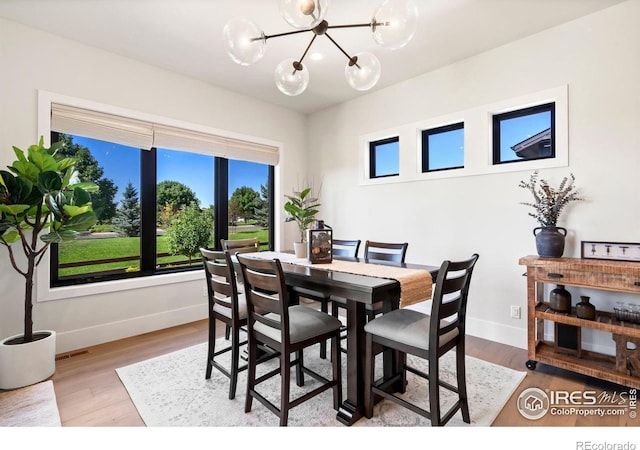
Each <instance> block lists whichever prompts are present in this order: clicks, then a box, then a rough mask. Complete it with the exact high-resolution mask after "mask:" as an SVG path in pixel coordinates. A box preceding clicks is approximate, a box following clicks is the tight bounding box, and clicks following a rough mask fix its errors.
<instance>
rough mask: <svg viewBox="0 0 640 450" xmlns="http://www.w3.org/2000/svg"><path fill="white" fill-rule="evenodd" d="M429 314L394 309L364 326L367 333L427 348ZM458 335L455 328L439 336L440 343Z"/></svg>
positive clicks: (442, 343) (423, 348) (419, 347)
mask: <svg viewBox="0 0 640 450" xmlns="http://www.w3.org/2000/svg"><path fill="white" fill-rule="evenodd" d="M430 321H431V316H430V315H429V314H424V313H421V312H419V311H415V310H412V309H406V308H404V309H396V310H394V311H391V312H390V313H388V314H384V315H382V316H379V317H377V318H375V319H374V320H371V321H370V322H369V323H367V324H366V325H365V326H364V330H365V332H367V333H371V334H373V335H374V336H380V337H382V338H385V339H390V340H392V341H396V342H401V343H403V344H406V345H410V346H412V347H415V348H418V349H422V350H425V351H427V350H429V328H430ZM456 336H458V329H457V328H455V329H453V330H452V331H450V332H448V333H447V334H445V335H443V336H441V337H440V345H444V344H445V343H447V342H449V341H450V340H451V339H454V338H455V337H456Z"/></svg>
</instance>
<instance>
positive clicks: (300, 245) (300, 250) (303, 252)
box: [293, 242, 307, 258]
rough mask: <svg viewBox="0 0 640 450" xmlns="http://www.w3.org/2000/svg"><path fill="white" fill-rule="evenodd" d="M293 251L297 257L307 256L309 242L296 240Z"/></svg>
mask: <svg viewBox="0 0 640 450" xmlns="http://www.w3.org/2000/svg"><path fill="white" fill-rule="evenodd" d="M293 252H294V253H295V254H296V258H306V257H307V243H306V242H294V243H293Z"/></svg>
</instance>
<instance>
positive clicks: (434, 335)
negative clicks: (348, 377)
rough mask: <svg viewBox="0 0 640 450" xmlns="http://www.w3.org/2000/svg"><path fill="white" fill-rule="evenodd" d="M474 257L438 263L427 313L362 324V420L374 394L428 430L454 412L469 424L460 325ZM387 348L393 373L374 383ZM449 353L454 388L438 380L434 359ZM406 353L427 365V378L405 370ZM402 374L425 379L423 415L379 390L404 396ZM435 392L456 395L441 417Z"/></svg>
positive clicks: (399, 312)
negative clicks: (394, 363)
mask: <svg viewBox="0 0 640 450" xmlns="http://www.w3.org/2000/svg"><path fill="white" fill-rule="evenodd" d="M478 257H479V256H478V254H477V253H475V254H473V255H472V256H471V258H469V259H467V260H463V261H454V262H452V261H444V262H443V263H442V265H441V266H440V270H439V271H438V276H437V278H436V287H435V292H434V295H433V304H432V307H431V314H425V313H422V312H419V311H416V310H412V309H408V308H401V309H396V310H394V311H391V312H389V313H387V314H384V315H382V316H379V317H377V318H375V319H373V320H371V321H370V322H368V323H367V324H366V325H365V327H364V329H365V333H366V346H365V348H366V350H365V358H366V359H365V365H364V376H365V386H364V414H365V416H366V417H367V418H371V417H373V405H374V403H375V400H376V395H377V396H381V397H384V398H386V399H389V400H391V401H393V402H394V403H397V404H399V405H401V406H403V407H405V408H408V409H409V410H411V411H413V412H415V413H417V414H419V415H421V416H423V417H426V418H428V419H431V424H432V425H433V426H441V425H445V424H446V423H447V422H448V421H449V420H450V419H451V417H453V415H454V414H455V413H456V412H457V411H458V410H460V411H461V413H462V419H463V420H464V421H465V422H466V423H470V416H469V404H468V399H467V387H466V371H465V322H466V312H467V298H468V295H469V284H470V282H471V275H472V273H473V268H474V266H475V264H476V261H477V260H478ZM387 349H391V350H395V351H396V352H398V353H397V357H398V372H397V373H396V374H394V375H393V376H392V377H389V378H388V379H385V378H384V376H383V377H382V378H381V379H379V380H374V373H375V358H376V355H377V354H379V353H381V352H382V351H384V350H387ZM453 349H455V351H456V378H457V380H456V381H457V383H456V384H457V385H453V384H451V383H448V382H446V381H444V380H442V379H440V373H439V363H440V358H441V357H442V356H443V355H444V354H446V353H447V352H449V351H450V350H453ZM407 354H410V355H414V356H416V357H418V358H422V359H425V360H427V361H428V366H429V368H428V371H427V372H428V373H425V372H423V371H421V370H419V369H416V368H415V367H412V366H410V365H409V364H408V363H407V357H406V355H407ZM407 371H409V372H411V373H414V374H415V375H417V376H418V377H421V378H425V379H427V381H428V385H429V388H428V392H429V406H428V408H429V409H428V410H427V409H425V408H424V407H421V406H419V405H418V404H416V403H410V402H408V401H407V400H406V399H403V398H400V397H399V396H398V395H396V394H393V393H390V392H388V391H387V390H385V387H387V386H390V385H391V384H394V383H395V384H396V385H397V386H400V387H401V391H400V392H402V393H404V392H405V389H406V388H407V383H406V373H407ZM412 387H413V386H412ZM440 387H444V388H446V389H448V390H449V391H451V392H454V393H456V394H458V399H457V401H456V402H455V403H454V404H453V405H452V406H451V407H450V408H449V409H448V410H447V411H446V412H445V413H444V414H442V413H441V405H440Z"/></svg>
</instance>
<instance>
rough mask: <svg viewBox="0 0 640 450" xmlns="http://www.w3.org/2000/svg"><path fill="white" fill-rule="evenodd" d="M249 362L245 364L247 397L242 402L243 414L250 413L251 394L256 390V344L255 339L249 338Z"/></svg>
mask: <svg viewBox="0 0 640 450" xmlns="http://www.w3.org/2000/svg"><path fill="white" fill-rule="evenodd" d="M248 344H249V345H248V346H247V348H248V350H249V361H248V363H247V396H246V397H245V400H244V412H246V413H248V412H249V411H251V404H252V403H253V395H252V394H251V393H252V392H253V390H254V389H255V388H256V365H257V362H256V361H257V356H258V352H257V343H256V341H255V338H252V337H251V336H249V342H248Z"/></svg>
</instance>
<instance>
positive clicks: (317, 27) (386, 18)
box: [222, 0, 418, 96]
mask: <svg viewBox="0 0 640 450" xmlns="http://www.w3.org/2000/svg"><path fill="white" fill-rule="evenodd" d="M278 5H279V8H280V15H281V16H282V18H283V19H284V20H285V21H286V22H287V23H288V24H289V25H291V26H292V27H293V28H295V29H296V30H295V31H288V32H285V33H278V34H271V35H267V34H265V33H264V32H263V31H262V30H261V29H260V27H258V25H256V24H255V23H254V22H252V21H251V20H249V19H247V18H245V17H237V18H234V19H231V20H230V21H229V22H227V24H226V25H225V27H224V29H223V33H222V34H223V38H224V42H225V46H226V49H227V53H228V54H229V56H230V57H231V59H232V60H233V61H234V62H236V63H238V64H240V65H243V66H248V65H251V64H254V63H256V62H257V61H259V60H260V59H261V58H262V57H263V56H264V55H265V52H266V46H267V45H266V44H267V40H269V39H271V38H276V37H282V36H289V35H292V34H298V33H306V32H312V33H313V37H312V38H311V42H309V45H307V48H306V49H305V50H304V52H303V53H302V56H301V57H300V58H299V59H297V60H296V59H293V58H289V59H285V60H284V61H282V62H281V63H280V64H278V66H277V67H276V70H275V82H276V86H277V87H278V89H279V90H280V91H281V92H282V93H283V94H286V95H291V96H294V95H299V94H301V93H302V92H304V90H305V89H306V88H307V86H308V85H309V71H308V70H307V68H306V66H304V65H303V64H302V61H303V60H304V58H305V56H307V53H308V52H309V49H310V48H311V45H312V44H313V42H314V41H315V39H316V38H317V37H318V36H326V37H327V38H328V39H329V40H330V41H331V42H332V43H333V44H334V45H335V46H336V47H337V48H338V50H340V51H341V52H342V53H343V54H344V55H345V56H346V57H347V64H346V66H345V69H344V74H345V77H346V79H347V82H348V83H349V85H350V86H351V87H352V88H354V89H356V90H359V91H366V90H369V89H371V88H372V87H374V86H375V85H376V83H377V82H378V80H379V79H380V71H381V69H380V61H379V60H378V58H377V57H376V56H375V55H374V54H373V53H370V52H361V53H358V54H355V55H353V56H352V55H350V54H349V53H347V52H346V51H345V50H344V49H343V48H342V47H341V46H340V45H338V43H337V42H336V41H335V40H334V39H333V38H332V37H331V36H330V35H329V33H328V30H331V29H335V28H370V30H371V33H372V36H373V40H374V41H375V42H376V43H378V44H380V45H381V46H383V47H386V48H389V49H392V50H396V49H399V48H401V47H404V46H405V45H406V44H407V43H408V42H409V41H410V40H411V38H412V37H413V35H414V33H415V31H416V25H417V20H418V10H417V8H416V6H415V4H414V3H413V1H412V0H384V1H383V2H382V3H381V4H380V6H378V8H377V9H376V10H375V11H374V13H373V18H372V19H371V22H368V23H357V24H348V25H329V24H328V23H327V21H326V20H324V17H325V15H326V13H327V8H328V5H329V0H279V1H278Z"/></svg>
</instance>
